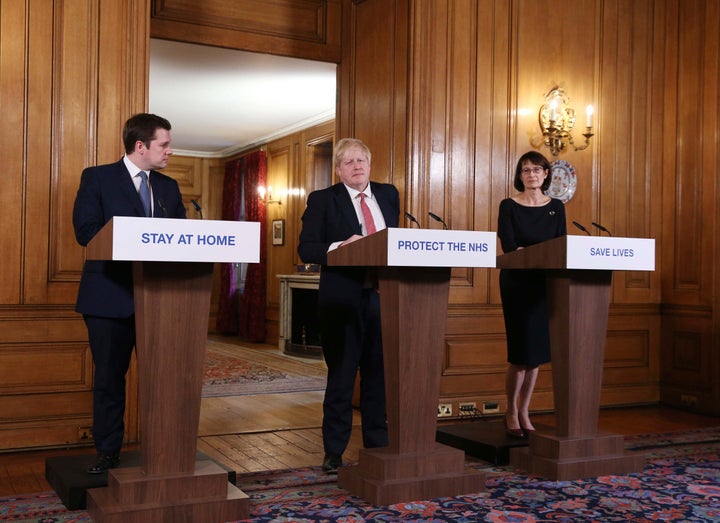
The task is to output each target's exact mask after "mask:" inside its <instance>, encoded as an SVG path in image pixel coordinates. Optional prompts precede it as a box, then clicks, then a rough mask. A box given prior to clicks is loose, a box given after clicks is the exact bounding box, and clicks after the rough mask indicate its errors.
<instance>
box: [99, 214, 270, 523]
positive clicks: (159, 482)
mask: <svg viewBox="0 0 720 523" xmlns="http://www.w3.org/2000/svg"><path fill="white" fill-rule="evenodd" d="M233 224H237V225H233ZM247 225H248V224H247V222H245V223H241V222H213V221H210V220H207V221H202V222H201V221H200V220H159V219H152V220H151V219H147V218H119V217H116V218H114V219H113V220H111V221H110V222H109V223H108V224H107V225H106V226H105V227H104V228H103V229H102V230H101V231H100V232H99V233H98V234H97V235H96V237H95V238H93V240H92V241H91V242H90V243H89V244H88V246H87V254H86V255H87V258H88V259H95V260H120V259H124V260H128V259H129V260H132V263H133V275H134V295H135V323H136V330H137V340H136V351H137V361H138V371H139V401H140V407H139V408H140V429H141V453H142V466H141V467H127V468H117V469H112V470H110V471H109V472H108V486H107V487H106V488H97V489H89V490H88V491H87V496H88V497H87V510H88V513H89V514H90V516H91V517H92V519H93V521H95V523H157V522H158V521H187V522H191V521H192V522H199V523H200V522H201V523H223V522H226V521H234V520H239V519H245V518H247V517H248V514H249V506H248V496H247V495H246V494H245V493H243V492H242V491H241V490H239V489H238V488H237V487H235V486H234V485H232V484H231V483H229V482H228V480H227V479H228V476H227V471H226V470H224V469H223V468H221V467H220V466H219V465H217V464H216V463H215V462H213V461H210V460H198V461H196V449H197V434H198V423H199V420H200V397H201V391H202V381H203V372H204V357H205V345H206V341H207V329H208V318H209V310H210V295H211V291H212V274H213V264H212V262H210V261H207V260H212V259H216V258H217V260H216V261H227V259H228V258H229V259H235V258H244V260H241V259H237V260H236V261H249V262H252V261H255V262H257V261H258V260H257V256H254V251H258V252H259V224H254V225H258V227H254V226H251V228H250V229H248V228H247ZM255 229H257V232H255ZM148 234H149V236H148ZM160 234H164V235H165V236H164V239H165V240H166V241H167V240H168V239H169V238H173V240H174V242H175V243H174V244H173V245H166V244H160V245H157V244H155V245H153V244H150V243H143V240H147V239H152V238H160V236H159V235H160ZM143 235H145V236H143ZM153 235H155V236H153ZM170 235H172V236H170ZM180 235H184V237H185V243H181V244H179V245H178V244H177V241H178V238H180ZM141 237H142V238H143V239H140V238H141ZM201 238H202V243H199V242H200V240H201ZM128 240H130V241H129V243H130V245H129V247H127V246H126V248H125V249H124V251H123V249H122V248H121V246H120V244H121V243H128ZM136 240H137V241H136ZM239 242H247V244H248V245H252V244H253V242H254V244H255V245H256V247H255V248H254V249H253V248H250V251H249V252H250V253H251V254H250V255H249V256H245V255H244V254H242V253H240V254H230V255H229V256H227V255H226V254H227V252H226V251H228V249H227V248H226V247H228V245H227V244H228V243H232V244H236V243H239ZM218 243H222V244H223V245H222V247H221V246H218V245H217V244H218ZM216 248H217V249H221V250H215V249H216ZM121 251H122V252H121ZM192 251H195V252H194V253H193V252H192ZM216 252H217V253H220V255H219V256H218V255H216ZM163 256H166V257H167V258H168V260H170V261H157V258H158V257H163ZM148 259H150V260H154V261H148Z"/></svg>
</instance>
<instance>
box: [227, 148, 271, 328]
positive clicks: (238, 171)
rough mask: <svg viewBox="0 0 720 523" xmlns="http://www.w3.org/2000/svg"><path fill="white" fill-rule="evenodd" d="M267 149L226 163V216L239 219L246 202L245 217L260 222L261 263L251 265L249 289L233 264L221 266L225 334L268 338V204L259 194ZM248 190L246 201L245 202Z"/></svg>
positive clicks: (249, 268) (264, 172)
mask: <svg viewBox="0 0 720 523" xmlns="http://www.w3.org/2000/svg"><path fill="white" fill-rule="evenodd" d="M266 178H267V175H266V155H265V151H256V152H253V153H250V154H248V155H246V156H243V157H242V158H238V159H237V160H232V161H230V162H227V163H226V164H225V180H224V182H223V201H222V219H223V220H239V219H240V213H241V210H242V204H243V203H244V208H245V221H249V222H260V263H251V264H249V265H248V269H247V274H246V276H245V289H244V291H243V292H242V293H240V292H239V291H238V289H236V288H235V277H234V270H233V266H232V264H230V263H224V264H222V265H221V267H220V297H219V302H218V312H217V322H216V328H217V330H218V331H219V332H222V333H224V334H238V335H239V336H240V337H241V338H244V339H246V340H248V341H252V342H262V341H265V309H266V298H265V294H266V291H265V289H266V276H265V274H266V272H267V271H266V267H267V247H266V245H267V243H266V242H265V235H266V224H265V205H263V204H261V203H260V201H259V198H258V193H257V188H258V185H263V186H264V185H265V183H266ZM241 194H244V202H241Z"/></svg>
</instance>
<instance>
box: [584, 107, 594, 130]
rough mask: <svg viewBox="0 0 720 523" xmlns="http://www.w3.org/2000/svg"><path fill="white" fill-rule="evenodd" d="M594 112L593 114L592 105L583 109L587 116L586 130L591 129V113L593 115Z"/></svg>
mask: <svg viewBox="0 0 720 523" xmlns="http://www.w3.org/2000/svg"><path fill="white" fill-rule="evenodd" d="M594 112H595V109H593V106H592V105H588V106H587V107H586V108H585V114H586V115H587V126H588V128H590V127H592V124H593V121H592V117H593V113H594Z"/></svg>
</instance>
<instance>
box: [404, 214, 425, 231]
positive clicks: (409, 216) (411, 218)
mask: <svg viewBox="0 0 720 523" xmlns="http://www.w3.org/2000/svg"><path fill="white" fill-rule="evenodd" d="M405 218H407V219H408V220H410V221H411V222H413V223H414V224H416V225H417V226H418V227H420V224H419V223H418V221H417V220H416V219H415V216H413V215H412V214H410V213H409V212H407V211H405ZM421 228H422V227H421Z"/></svg>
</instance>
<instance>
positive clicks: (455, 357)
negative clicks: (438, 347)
mask: <svg viewBox="0 0 720 523" xmlns="http://www.w3.org/2000/svg"><path fill="white" fill-rule="evenodd" d="M150 1H151V0H127V1H125V2H118V1H114V0H100V1H96V0H92V1H91V0H72V1H65V2H61V1H52V0H17V1H14V2H3V3H2V10H0V99H2V100H5V101H6V102H7V103H4V104H3V109H4V118H3V120H2V121H1V122H0V144H1V145H2V150H3V155H4V156H3V159H4V163H5V165H6V171H5V175H4V177H3V180H4V186H3V190H2V191H1V192H0V217H2V223H3V227H2V228H0V241H1V242H2V245H3V262H2V264H0V447H2V448H17V447H34V446H51V445H68V444H77V443H82V442H83V441H87V440H86V439H83V434H84V433H85V434H86V431H87V427H88V426H89V423H90V417H91V401H92V398H91V387H92V373H91V358H90V355H89V350H88V348H87V341H86V334H85V328H84V325H83V323H82V320H81V318H80V317H79V316H78V315H77V314H76V313H74V312H73V308H74V301H75V294H76V292H77V282H78V280H79V275H80V270H81V267H82V261H83V250H82V248H80V247H79V246H78V245H77V244H76V242H75V239H74V235H73V232H72V227H71V219H70V217H71V209H72V203H73V200H74V196H75V192H76V190H77V185H78V183H79V177H80V172H81V171H82V169H83V168H84V167H85V166H87V165H92V164H97V163H105V162H110V161H114V160H116V159H117V158H119V157H120V155H121V154H122V146H121V140H120V130H121V127H122V124H123V122H124V121H125V119H126V118H127V117H128V116H129V115H130V114H132V113H135V112H138V111H142V110H145V109H146V106H147V92H146V91H147V85H148V84H147V71H148V64H147V57H148V39H149V36H150V30H151V29H152V33H153V36H156V37H160V38H169V39H177V40H183V41H190V42H194V43H202V44H208V45H218V46H224V47H232V48H239V49H247V50H252V51H257V52H275V53H280V54H285V55H288V56H297V57H301V58H313V59H320V60H325V61H330V62H338V63H339V74H338V79H339V86H338V93H339V99H338V115H337V122H336V129H337V132H336V133H332V132H330V131H329V130H324V131H323V132H321V133H319V134H317V135H313V136H312V137H309V136H308V137H299V138H295V137H294V138H292V139H290V138H288V139H283V140H278V141H277V142H275V143H272V144H268V145H267V151H268V158H269V164H268V165H269V174H268V175H269V178H270V181H271V182H272V185H273V186H274V187H275V186H277V187H285V186H287V187H288V188H291V187H297V188H304V189H305V190H306V191H309V190H312V189H313V188H318V187H317V185H318V182H317V181H316V178H315V174H314V172H313V170H312V168H311V167H310V163H309V162H307V161H305V160H303V158H306V156H304V155H306V154H307V150H308V148H309V147H312V144H313V143H319V142H316V141H317V140H321V139H324V138H323V136H325V137H327V136H330V135H331V134H336V135H337V137H338V138H339V137H342V136H349V135H354V136H357V137H359V138H362V139H364V140H365V141H366V142H368V144H369V145H370V147H371V148H372V150H373V173H374V177H375V178H376V179H378V180H381V181H389V182H392V183H394V184H395V185H397V186H398V188H399V189H400V191H401V193H402V194H403V196H404V202H403V204H404V208H405V209H406V210H408V211H410V212H412V213H413V214H414V215H415V216H416V217H418V219H420V220H421V222H422V223H423V224H424V225H425V226H427V227H437V226H439V225H438V224H437V223H435V222H433V221H431V220H429V219H428V218H427V212H428V211H432V212H434V213H436V214H439V215H442V216H443V217H444V218H445V220H446V221H447V222H448V223H449V224H450V226H451V227H453V228H468V229H469V228H473V229H489V230H494V229H495V223H496V215H497V207H498V204H499V202H500V200H502V199H503V198H505V197H507V196H508V195H510V194H512V188H511V178H510V173H511V171H512V169H513V167H514V163H515V160H516V158H517V157H518V156H519V154H521V153H522V152H524V151H526V150H528V149H530V148H532V147H533V145H532V144H533V143H535V141H536V140H537V138H538V135H539V129H538V127H537V123H536V112H537V109H538V107H539V105H540V104H541V102H542V97H543V95H544V94H545V92H546V91H547V90H548V89H549V88H550V87H551V86H552V85H554V84H556V83H557V84H560V85H561V86H563V87H565V89H566V90H567V92H568V94H569V96H570V98H571V100H572V102H573V103H574V104H575V106H576V108H578V112H580V113H581V109H582V107H583V106H584V105H585V104H588V103H592V104H593V105H595V107H596V109H597V117H596V122H597V126H596V136H595V137H594V138H593V140H592V144H591V145H590V147H589V148H588V149H587V150H585V151H580V152H570V153H568V154H566V155H564V156H563V157H562V158H563V159H566V160H568V161H570V162H571V163H572V164H573V165H574V166H575V168H576V171H577V173H578V187H577V192H576V194H575V196H574V197H573V199H572V200H570V201H569V202H568V204H567V211H568V218H569V220H576V221H578V222H580V223H584V224H585V225H586V226H587V225H588V224H589V223H590V222H591V221H596V222H599V223H602V224H604V225H605V226H606V227H607V228H608V229H610V230H611V231H612V232H613V234H615V235H616V236H641V237H652V238H655V239H656V241H657V252H658V255H657V260H656V262H657V263H656V271H654V272H651V273H617V274H615V275H614V278H613V290H612V306H611V311H610V321H609V327H608V336H607V341H608V343H607V349H606V358H605V369H604V386H603V392H602V401H603V403H604V404H606V405H618V404H624V403H642V402H656V401H658V400H662V401H663V402H666V403H669V404H673V405H686V406H687V407H688V408H691V409H698V410H702V411H703V412H713V413H716V414H717V413H720V384H719V383H718V380H717V379H715V377H716V376H717V374H718V371H720V342H719V340H720V332H719V331H720V329H719V328H718V326H719V325H720V317H719V316H720V312H719V309H720V307H719V303H718V302H719V297H720V278H718V272H719V271H718V265H719V264H718V260H720V239H718V236H719V235H718V231H717V224H718V223H720V206H719V205H718V203H717V200H718V188H717V187H718V171H717V165H718V162H719V158H718V147H719V145H718V138H717V130H718V128H720V109H719V106H718V95H719V94H720V93H718V83H719V80H720V65H719V62H720V49H719V47H720V42H719V39H718V33H717V30H716V28H717V27H718V26H719V25H720V6H719V5H718V3H717V2H716V1H714V0H682V1H681V0H578V1H576V2H572V4H568V3H567V2H564V1H562V0H511V1H507V0H477V1H475V0H448V1H439V0H364V1H352V0H305V1H303V2H292V1H290V0H273V1H260V0H258V1H249V0H248V1H243V2H235V1H230V0H203V1H201V2H189V1H185V0H155V1H154V2H153V3H152V5H150ZM10 101H12V103H11V102H10ZM580 119H582V117H581V118H580ZM326 131H327V132H326ZM175 160H176V161H175V162H174V163H173V164H172V165H173V166H172V167H171V169H172V170H173V171H172V172H171V174H173V175H174V176H177V177H178V178H179V179H180V180H181V183H182V188H183V192H184V196H185V198H186V200H189V199H190V198H196V199H198V201H200V202H201V204H202V205H203V207H204V211H205V217H207V218H211V217H217V213H219V205H220V201H221V197H222V194H221V187H222V176H223V174H224V161H221V160H203V161H200V162H199V165H198V160H197V159H181V158H176V159H175ZM198 170H199V172H200V174H199V176H198ZM303 205H304V202H302V201H301V199H293V200H290V199H288V200H287V201H285V202H283V205H282V206H281V207H282V208H280V207H278V208H277V209H275V208H273V209H271V212H270V213H269V216H268V219H269V220H272V219H273V218H282V219H285V220H286V245H285V246H283V247H282V248H280V247H274V248H271V249H269V252H270V258H271V263H270V267H271V268H270V270H269V274H268V281H269V282H271V287H270V289H269V290H270V292H269V293H268V303H269V308H268V310H269V313H268V324H269V328H268V332H269V335H270V336H273V327H272V322H273V321H276V319H277V318H275V317H273V314H277V307H276V304H277V300H278V296H277V293H276V290H275V289H274V287H273V285H277V282H276V281H275V274H277V273H280V272H287V271H289V270H292V268H293V266H294V264H295V262H296V261H297V259H296V254H295V246H294V245H292V244H291V242H293V241H294V238H296V237H297V232H298V230H299V217H300V215H301V213H302V210H303ZM193 212H194V211H192V210H190V214H191V216H192V213H193ZM452 282H453V285H452V291H451V302H450V310H449V317H448V332H447V337H446V339H447V345H446V352H445V359H444V366H443V369H440V370H439V371H441V372H442V375H443V378H442V386H441V389H442V390H441V394H442V400H443V402H452V403H456V402H458V401H465V400H470V401H479V402H482V401H493V400H497V401H499V402H500V403H501V408H502V407H504V405H503V404H502V401H503V397H504V394H503V375H504V369H505V347H504V343H505V342H504V332H503V323H502V313H501V310H500V300H499V292H498V283H497V271H495V270H487V269H478V270H472V271H471V270H466V269H457V270H454V271H453V280H452ZM273 305H275V309H274V311H273ZM275 330H276V329H275ZM268 341H270V342H272V341H273V340H272V339H271V338H270V339H269V340H268ZM48 362H49V363H48ZM550 372H551V367H550V366H548V367H547V368H545V369H543V372H542V375H541V377H540V382H539V386H538V394H537V397H536V402H535V403H534V405H533V407H534V408H537V409H545V408H551V407H552V394H551V390H550ZM134 379H135V378H134V374H131V376H130V383H131V384H134V383H135V382H134ZM134 394H135V392H134V387H131V392H130V398H129V401H130V408H129V409H128V419H127V427H128V439H129V440H133V439H136V438H137V436H138V427H137V419H136V409H135V405H136V401H137V398H136V397H135V395H134Z"/></svg>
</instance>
